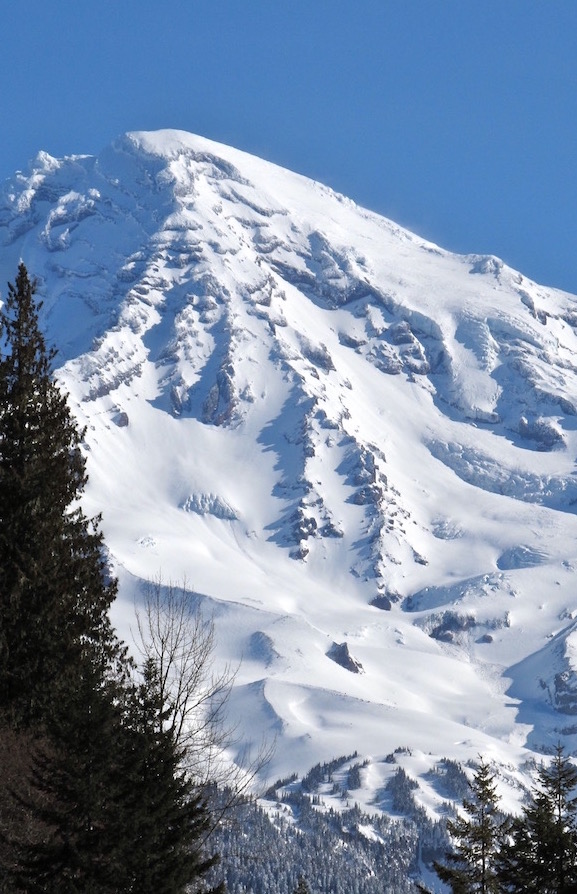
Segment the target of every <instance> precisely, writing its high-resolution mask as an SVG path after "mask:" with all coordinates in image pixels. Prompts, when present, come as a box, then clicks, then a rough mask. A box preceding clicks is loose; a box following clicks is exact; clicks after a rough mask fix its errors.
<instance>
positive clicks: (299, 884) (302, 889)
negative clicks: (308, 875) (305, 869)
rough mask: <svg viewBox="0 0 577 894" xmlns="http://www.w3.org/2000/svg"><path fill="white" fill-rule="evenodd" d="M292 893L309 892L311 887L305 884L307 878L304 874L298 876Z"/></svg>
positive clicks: (309, 893)
mask: <svg viewBox="0 0 577 894" xmlns="http://www.w3.org/2000/svg"><path fill="white" fill-rule="evenodd" d="M294 894H311V889H310V888H309V886H308V884H307V880H306V879H305V877H304V876H302V875H301V876H299V880H298V882H297V886H296V888H295V889H294Z"/></svg>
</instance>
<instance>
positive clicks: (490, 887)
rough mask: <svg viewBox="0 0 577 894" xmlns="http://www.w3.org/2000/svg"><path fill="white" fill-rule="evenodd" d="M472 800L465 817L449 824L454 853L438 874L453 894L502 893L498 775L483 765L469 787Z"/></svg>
mask: <svg viewBox="0 0 577 894" xmlns="http://www.w3.org/2000/svg"><path fill="white" fill-rule="evenodd" d="M470 788H471V797H470V798H466V799H465V800H464V801H463V808H464V810H465V811H466V814H467V815H466V816H463V815H460V816H459V817H458V818H457V819H456V820H454V821H450V822H448V823H447V830H448V832H449V834H450V836H451V839H452V841H453V846H454V850H453V851H452V852H451V853H449V854H448V855H447V862H446V863H444V864H442V863H436V864H435V871H436V873H437V875H438V876H439V878H440V879H441V881H443V882H445V884H447V885H449V887H450V889H451V891H453V892H454V894H476V892H479V894H497V892H498V891H500V888H499V884H498V878H497V872H496V856H497V853H498V849H499V843H500V836H501V830H502V825H503V820H502V817H501V815H500V813H499V806H498V797H497V790H496V785H495V775H494V773H493V771H492V769H491V767H490V766H489V765H488V764H487V763H485V762H484V761H482V760H481V761H480V762H479V764H478V766H477V769H476V770H475V774H474V777H473V779H472V781H471V783H470Z"/></svg>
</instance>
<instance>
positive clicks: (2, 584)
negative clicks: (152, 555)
mask: <svg viewBox="0 0 577 894" xmlns="http://www.w3.org/2000/svg"><path fill="white" fill-rule="evenodd" d="M35 292H36V286H35V284H34V283H32V282H30V279H29V277H28V273H27V271H26V267H25V266H24V264H20V266H19V269H18V276H17V278H16V282H15V285H12V284H9V285H8V295H7V298H6V302H5V304H4V307H3V309H2V311H1V312H0V337H1V338H2V339H3V343H4V353H3V355H2V357H1V358H0V709H3V710H4V711H7V712H9V714H10V715H11V717H12V718H13V722H14V723H20V724H24V725H26V724H30V723H33V722H36V721H38V720H40V719H42V718H43V717H44V716H46V715H47V714H49V712H50V707H49V705H50V703H51V702H52V701H53V700H54V698H59V695H57V693H58V691H59V689H60V686H61V683H62V682H63V680H62V675H63V673H65V672H66V670H67V669H69V668H70V667H72V666H74V664H75V663H76V662H77V661H78V660H79V658H80V655H81V651H82V649H83V647H84V644H85V643H86V642H87V641H95V642H101V643H102V642H105V641H106V640H107V639H110V638H111V635H112V634H111V628H110V622H109V619H108V609H109V606H110V604H111V602H112V600H113V598H114V595H115V590H116V587H115V583H114V582H108V581H107V575H106V566H105V561H104V559H103V554H102V536H101V534H100V533H99V532H98V530H97V520H94V521H90V520H88V519H87V518H86V517H85V516H84V514H83V513H82V511H81V509H80V508H79V507H78V506H77V505H76V501H77V499H78V497H79V496H80V495H81V493H82V491H83V489H84V486H85V483H86V473H85V461H84V458H83V456H82V453H81V450H80V443H81V439H82V434H81V433H80V432H79V431H78V430H77V428H76V426H75V424H74V421H73V419H72V416H71V413H70V410H69V408H68V405H67V401H66V396H65V395H64V394H63V393H62V392H61V391H60V389H59V388H58V386H57V385H56V384H55V383H54V381H53V379H52V361H53V360H54V356H55V352H54V351H52V350H48V349H47V348H46V344H45V341H44V337H43V335H42V333H41V331H40V328H39V324H38V313H39V310H40V308H41V303H40V302H38V301H37V300H36V298H35Z"/></svg>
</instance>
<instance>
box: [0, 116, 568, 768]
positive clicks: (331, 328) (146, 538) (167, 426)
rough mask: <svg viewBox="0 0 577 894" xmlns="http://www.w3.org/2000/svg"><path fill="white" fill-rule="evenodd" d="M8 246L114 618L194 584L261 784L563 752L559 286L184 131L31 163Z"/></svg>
mask: <svg viewBox="0 0 577 894" xmlns="http://www.w3.org/2000/svg"><path fill="white" fill-rule="evenodd" d="M0 242H1V244H2V256H1V264H2V277H3V279H4V280H6V279H13V277H14V275H15V271H16V267H17V263H18V260H19V259H20V258H23V260H24V261H25V263H26V264H27V266H28V268H29V271H30V273H31V274H33V275H35V276H37V277H38V281H39V291H40V294H41V296H42V297H43V298H44V301H45V304H44V323H45V326H46V329H47V334H48V338H49V340H51V341H53V342H54V343H55V344H56V345H57V347H58V349H59V352H60V353H59V364H60V366H59V369H58V376H59V377H60V379H61V380H62V382H63V384H64V386H65V387H66V388H67V389H68V390H69V392H70V394H71V402H72V405H73V409H74V411H75V412H76V414H77V416H78V420H79V424H80V425H82V426H86V427H87V434H86V449H87V455H88V469H89V472H90V485H89V489H88V492H87V495H86V508H87V511H89V512H94V513H96V512H102V514H103V520H104V529H105V534H106V538H107V544H108V548H109V550H110V555H111V558H112V561H113V562H114V565H115V569H116V572H117V573H118V575H119V577H120V581H121V591H120V592H121V595H120V601H119V605H118V607H117V612H118V618H119V623H120V624H121V625H122V624H124V625H125V627H126V626H128V618H129V614H130V610H129V609H128V608H127V606H128V605H130V603H131V599H132V595H133V592H138V589H139V582H140V581H143V580H146V579H150V578H157V577H158V576H159V575H160V576H163V577H164V578H165V579H170V580H171V581H173V582H177V583H180V582H182V581H186V582H188V584H189V585H190V586H191V587H194V588H195V589H196V590H197V591H198V592H199V593H201V594H202V595H203V598H204V599H205V602H206V605H207V611H210V612H211V613H214V616H215V623H216V628H217V642H218V647H217V648H218V655H217V660H218V661H222V662H226V661H232V662H234V663H235V662H237V661H238V660H242V664H241V666H240V670H239V674H238V678H237V686H236V687H235V691H234V693H233V698H232V699H231V712H232V714H233V715H234V716H235V717H236V719H237V720H238V724H239V730H240V731H241V739H242V740H243V743H244V744H246V743H247V742H248V743H250V742H251V741H252V742H255V743H256V742H257V741H259V740H260V737H261V734H264V735H265V736H266V735H270V736H274V737H276V740H277V748H276V753H275V757H274V760H273V768H272V769H271V771H270V772H271V773H272V772H274V770H275V769H278V771H279V773H282V772H285V771H286V772H289V773H290V772H292V771H293V770H295V769H296V770H298V769H302V768H305V767H307V766H309V765H311V764H313V763H315V762H317V761H319V760H328V759H330V758H332V757H334V756H335V755H336V754H338V753H352V752H353V751H355V750H358V751H359V752H360V753H366V754H369V753H370V754H376V755H379V754H386V753H388V752H390V751H393V750H394V749H395V748H396V747H399V746H410V747H411V748H412V749H414V753H417V752H419V750H420V752H422V754H423V755H426V754H428V753H429V752H430V753H431V754H432V755H436V756H437V757H436V758H435V759H440V758H441V757H448V758H453V757H456V758H459V759H467V758H471V757H473V758H474V757H476V756H477V755H478V754H479V753H481V754H484V755H485V756H487V757H489V758H491V757H493V756H494V757H496V758H498V759H499V760H500V761H502V762H503V763H504V764H506V763H508V764H510V765H511V766H516V765H518V764H519V763H520V761H521V760H523V759H524V755H525V751H526V749H533V750H536V751H540V750H543V749H547V748H548V747H549V746H550V745H552V744H555V743H556V742H557V740H559V739H561V740H562V741H567V743H568V744H569V746H571V745H572V743H573V740H574V736H575V730H576V729H577V727H576V726H575V725H573V724H572V722H571V720H570V717H571V716H572V715H573V714H574V713H575V708H574V706H575V695H574V693H575V691H577V680H576V679H575V670H574V660H573V651H574V649H573V645H572V643H573V624H574V621H573V617H574V612H575V611H576V610H577V606H575V605H574V592H575V577H574V575H575V571H574V569H575V567H577V566H576V561H577V560H576V559H575V555H576V553H577V549H576V547H575V543H577V519H576V507H577V489H576V480H575V472H574V470H575V459H576V456H577V436H576V413H577V410H576V408H577V376H576V368H577V366H576V358H577V338H576V334H575V327H576V326H577V300H576V299H575V298H574V297H573V296H571V295H567V294H564V293H561V292H558V291H555V290H551V289H547V288H544V287H542V286H539V285H537V284H535V283H533V282H531V281H529V280H527V279H525V278H524V277H523V276H522V275H521V274H519V273H516V272H515V271H513V270H510V269H509V268H507V267H506V266H505V265H504V264H503V263H502V262H501V261H499V260H498V259H496V258H492V257H485V256H468V257H460V256H455V255H452V254H449V253H447V252H445V251H442V250H441V249H439V248H437V247H436V246H434V245H431V244H430V243H428V242H425V241H423V240H422V239H419V238H417V237H416V236H414V235H412V234H411V233H408V232H407V231H405V230H403V229H401V228H399V227H398V226H396V225H395V224H394V223H392V222H390V221H388V220H385V219H383V218H381V217H378V216H377V215H374V214H372V213H370V212H368V211H365V210H363V209H361V208H358V207H357V206H355V205H354V204H353V203H352V202H350V201H349V200H347V199H346V198H344V197H342V196H339V195H336V194H335V193H333V192H332V191H331V190H329V189H327V188H326V187H324V186H322V185H320V184H317V183H313V182H311V181H309V180H306V179H305V178H303V177H299V176H298V175H295V174H292V173H290V172H288V171H284V170H282V169H280V168H278V167H275V166H273V165H270V164H268V163H266V162H263V161H260V160H259V159H255V158H252V157H250V156H248V155H246V154H244V153H241V152H238V151H236V150H234V149H230V148H227V147H224V146H219V145H218V144H215V143H211V142H210V141H208V140H204V139H202V138H199V137H194V136H192V135H190V134H184V133H181V132H176V131H165V132H159V133H152V134H145V133H140V134H129V135H126V136H125V137H123V138H121V139H119V140H118V141H117V142H116V143H115V144H113V145H112V146H111V147H109V148H108V149H106V150H105V151H104V152H103V153H102V154H101V155H100V156H98V157H96V158H93V157H71V158H66V159H62V160H58V159H53V158H51V157H49V156H48V155H46V154H42V153H41V154H40V155H39V156H38V158H37V159H36V160H35V162H34V163H33V164H32V166H31V169H30V170H29V171H28V172H27V173H25V174H18V175H16V176H15V177H14V178H13V179H12V180H11V181H8V182H7V183H6V184H4V187H3V190H2V192H1V193H0ZM335 644H336V648H337V651H336V652H335ZM343 647H344V649H346V654H345V652H344V649H343ZM339 649H340V650H341V651H340V652H339V651H338V650H339ZM335 656H336V659H337V660H335ZM339 659H340V660H339ZM355 667H356V668H357V669H362V671H363V672H362V673H354V672H353V673H351V670H352V669H354V668H355ZM526 676H529V677H530V680H529V681H527V680H526V679H525V678H526ZM568 717H569V720H568V719H567V718H568ZM431 760H432V758H431ZM423 761H424V763H423V772H426V768H425V764H426V763H427V761H426V759H425V758H423ZM369 775H370V774H369Z"/></svg>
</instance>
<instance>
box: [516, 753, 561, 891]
mask: <svg viewBox="0 0 577 894" xmlns="http://www.w3.org/2000/svg"><path fill="white" fill-rule="evenodd" d="M576 794H577V767H575V765H574V764H573V763H572V762H571V760H570V759H569V757H567V755H565V754H564V752H563V748H562V747H561V745H559V746H557V748H556V751H555V754H554V757H553V760H552V761H551V763H550V764H549V765H543V766H542V767H541V769H540V771H539V775H538V780H537V785H536V787H535V788H534V790H533V792H532V796H531V800H530V802H529V804H528V805H527V806H526V807H525V809H524V811H523V814H522V816H521V817H518V818H516V819H515V820H514V821H513V822H512V824H511V828H510V830H509V836H508V837H507V839H506V841H505V842H504V845H503V848H502V851H501V855H500V868H499V874H500V878H501V882H502V888H501V890H502V891H504V892H511V894H521V892H527V894H531V892H540V894H575V892H577V796H576Z"/></svg>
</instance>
